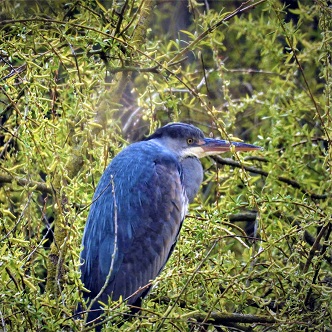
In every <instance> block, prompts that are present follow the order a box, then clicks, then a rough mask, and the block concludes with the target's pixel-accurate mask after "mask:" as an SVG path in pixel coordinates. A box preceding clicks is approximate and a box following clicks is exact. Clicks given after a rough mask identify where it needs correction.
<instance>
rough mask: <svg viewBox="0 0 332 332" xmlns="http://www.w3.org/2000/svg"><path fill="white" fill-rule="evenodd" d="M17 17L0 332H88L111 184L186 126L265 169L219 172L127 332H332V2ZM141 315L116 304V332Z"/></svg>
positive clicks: (182, 5)
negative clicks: (100, 224)
mask: <svg viewBox="0 0 332 332" xmlns="http://www.w3.org/2000/svg"><path fill="white" fill-rule="evenodd" d="M253 4H254V3H253V2H251V1H250V2H249V1H247V2H242V1H210V2H193V1H189V2H186V1H176V2H175V1H170V2H166V1H165V2H164V1H157V3H154V2H152V1H147V0H146V1H131V0H127V1H119V2H116V1H97V0H91V1H73V2H71V3H70V2H66V1H59V2H55V1H38V0H35V1H19V2H13V1H1V9H0V15H1V16H0V17H1V22H0V38H1V39H0V40H1V44H0V63H1V66H0V88H1V90H0V124H1V131H0V141H1V146H0V158H1V159H0V160H1V166H0V219H1V221H0V243H1V245H0V276H1V283H0V288H1V291H0V297H1V299H0V330H2V331H28V330H29V331H41V330H43V331H60V330H73V331H85V330H88V329H89V326H87V325H85V323H84V317H81V319H78V317H77V316H75V315H74V312H75V308H76V306H77V303H78V302H79V301H80V294H79V290H80V289H81V288H82V285H81V283H80V281H79V259H78V255H79V252H80V242H81V237H82V232H83V228H84V223H85V220H86V217H87V213H88V209H89V204H90V202H91V198H92V195H93V192H94V189H95V186H96V184H97V182H98V179H99V178H100V175H101V174H102V172H103V170H104V169H105V167H106V166H107V164H108V163H109V161H110V160H111V158H112V157H113V156H114V155H115V154H116V153H118V152H119V151H120V150H121V149H122V148H123V147H124V146H126V145H127V144H128V143H129V142H131V141H135V140H138V139H140V138H142V137H144V135H146V134H148V133H150V132H151V131H153V130H154V129H155V128H156V127H158V126H160V125H162V124H166V123H167V122H170V121H184V122H190V123H193V124H195V125H197V126H199V127H200V128H201V129H202V130H203V131H204V132H205V133H206V134H207V135H209V134H211V135H216V136H222V137H224V138H227V139H229V138H232V135H234V136H237V137H240V138H242V139H245V140H246V141H247V142H249V143H253V144H257V145H260V146H262V147H264V151H262V152H258V153H257V152H255V153H252V154H250V155H249V154H245V155H233V154H231V153H229V154H228V156H227V157H228V158H219V157H218V158H214V160H212V159H209V160H204V161H203V163H204V167H205V169H206V174H205V181H204V184H203V186H202V191H201V193H200V195H199V197H198V198H197V199H196V201H195V203H194V204H192V206H191V208H190V211H189V214H190V217H189V218H187V220H186V222H185V224H184V227H183V230H182V234H181V237H180V240H179V243H178V245H177V248H176V250H175V252H174V254H173V256H172V258H171V260H170V261H169V263H168V264H167V267H166V268H165V270H164V271H163V273H162V274H161V275H160V276H159V277H158V279H157V280H156V282H155V288H154V289H153V290H152V292H151V294H150V296H149V297H148V298H147V299H146V300H145V301H144V310H143V312H142V315H141V319H133V320H132V321H131V322H126V323H125V324H124V325H122V327H121V329H122V330H126V331H136V330H138V329H140V330H141V331H189V330H190V331H206V330H208V331H226V330H230V331H239V330H240V331H266V330H269V331H290V330H291V331H301V330H305V331H331V330H332V328H331V326H332V324H331V313H332V307H331V286H332V275H331V264H332V251H331V220H330V218H331V135H332V126H331V121H332V117H331V84H332V81H331V74H332V71H331V43H330V40H331V22H332V21H331V19H330V17H331V14H332V11H331V7H329V3H328V1H322V0H316V1H314V2H312V1H309V0H308V1H307V0H304V1H299V2H296V1H289V2H287V1H281V0H280V1H278V0H267V1H264V0H263V1H259V4H258V5H257V6H254V5H253ZM124 311H126V307H125V306H124V305H121V304H114V303H113V304H110V306H109V312H108V317H110V322H109V323H108V329H109V330H117V327H115V326H114V321H116V320H117V321H120V320H121V315H120V314H121V313H122V312H124Z"/></svg>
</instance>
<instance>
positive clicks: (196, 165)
mask: <svg viewBox="0 0 332 332" xmlns="http://www.w3.org/2000/svg"><path fill="white" fill-rule="evenodd" d="M180 162H181V165H182V171H183V186H184V188H185V190H186V194H187V197H188V200H189V202H190V203H191V202H192V201H193V200H194V198H195V196H196V194H197V192H198V190H199V187H200V185H201V183H202V181H203V167H202V164H201V162H200V161H199V159H197V158H196V157H187V158H184V159H182V160H181V161H180Z"/></svg>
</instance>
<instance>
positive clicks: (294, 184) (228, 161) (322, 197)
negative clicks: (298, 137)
mask: <svg viewBox="0 0 332 332" xmlns="http://www.w3.org/2000/svg"><path fill="white" fill-rule="evenodd" d="M211 158H212V159H213V160H215V161H216V162H217V163H218V164H219V165H228V166H232V167H236V168H241V169H244V170H245V171H247V172H252V173H255V174H259V175H262V176H264V177H267V176H268V175H269V173H268V172H266V171H263V170H262V169H261V168H257V167H254V166H247V165H242V164H241V163H240V162H238V161H235V160H233V159H230V158H222V157H220V156H212V157H211ZM277 179H278V180H279V181H280V182H284V183H286V184H288V185H290V186H292V187H293V188H296V189H299V190H300V191H301V192H302V193H303V194H305V195H308V196H309V197H311V198H312V199H320V200H325V199H327V198H328V197H331V194H330V193H329V194H315V193H312V192H309V191H308V190H306V189H305V188H303V187H302V185H301V184H300V183H298V182H297V181H295V180H292V179H289V178H286V177H284V176H278V177H277Z"/></svg>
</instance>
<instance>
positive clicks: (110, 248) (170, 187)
mask: <svg viewBox="0 0 332 332" xmlns="http://www.w3.org/2000/svg"><path fill="white" fill-rule="evenodd" d="M133 156H134V157H135V159H134V160H133ZM111 176H112V177H113V182H114V188H112V181H111ZM182 181H183V179H182V170H181V165H180V164H179V162H178V160H177V159H176V157H175V156H174V155H173V154H171V153H170V152H169V151H168V150H165V149H164V148H162V147H161V146H160V145H158V144H155V143H153V142H150V141H145V142H140V143H135V144H132V145H130V146H129V147H128V148H127V149H125V150H123V151H122V152H121V153H120V154H119V155H118V156H117V157H115V158H114V159H113V161H112V163H111V164H110V165H109V166H108V168H107V169H106V171H105V172H104V174H103V176H102V178H101V180H100V182H99V184H98V187H97V189H96V193H95V195H94V202H93V204H92V206H91V208H90V213H89V217H88V220H87V224H86V228H85V232H84V236H83V246H84V249H83V251H82V254H81V261H82V267H81V271H82V281H83V282H84V284H85V287H86V288H88V289H89V290H90V291H91V293H90V294H89V295H88V296H89V297H90V298H92V297H94V296H96V295H97V294H98V292H99V290H100V289H101V287H103V285H104V283H105V280H106V277H107V275H108V273H109V271H110V267H111V264H112V254H113V253H114V252H115V249H114V244H115V242H117V250H116V255H115V257H114V261H113V271H112V274H111V278H110V282H109V284H108V285H107V288H106V290H105V292H104V294H103V296H102V297H101V298H100V300H102V301H103V302H107V297H108V296H111V297H112V299H113V300H117V299H118V298H119V297H120V296H122V298H127V297H130V296H131V295H132V294H133V293H135V292H136V291H137V290H138V288H139V287H143V286H145V285H146V284H148V283H149V281H150V280H152V279H154V278H155V277H156V276H157V275H158V274H159V273H160V272H161V270H162V268H163V267H164V265H165V264H166V262H167V260H168V258H169V256H170V253H171V251H172V250H173V248H174V245H175V243H176V240H177V237H178V234H179V231H180V228H181V225H182V221H183V218H184V215H185V212H186V208H187V204H188V200H187V197H186V195H185V192H184V191H183V186H182ZM113 189H114V190H113ZM112 190H113V191H112ZM114 197H115V199H116V203H117V209H116V211H115V208H114ZM115 215H117V218H116V219H117V220H115ZM115 222H117V230H118V232H117V234H115ZM142 294H143V291H141V292H140V293H137V294H135V295H134V296H132V297H130V299H129V300H128V303H130V304H133V303H135V301H136V300H137V299H138V298H139V297H140V296H141V295H142Z"/></svg>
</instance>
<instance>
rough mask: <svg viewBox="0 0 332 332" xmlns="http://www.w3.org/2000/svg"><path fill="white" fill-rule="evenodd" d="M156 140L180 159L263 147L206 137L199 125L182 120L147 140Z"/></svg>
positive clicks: (157, 131) (156, 132) (160, 129)
mask: <svg viewBox="0 0 332 332" xmlns="http://www.w3.org/2000/svg"><path fill="white" fill-rule="evenodd" d="M152 139H153V140H155V141H156V142H157V143H158V144H160V145H162V146H164V147H166V148H168V149H170V150H172V151H173V152H174V153H176V154H177V155H178V156H179V158H180V159H184V158H186V157H196V158H203V157H206V156H211V155H217V154H220V153H223V152H227V151H230V150H231V148H233V149H234V150H235V151H252V150H260V149H261V147H259V146H256V145H252V144H246V143H242V142H230V141H225V140H220V139H214V138H206V137H205V136H204V134H203V132H202V131H201V130H200V129H198V128H197V127H195V126H193V125H190V124H187V123H181V122H174V123H169V124H167V125H166V126H164V127H161V128H159V129H157V130H156V131H155V133H153V134H152V135H151V136H149V137H148V138H147V140H152Z"/></svg>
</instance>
